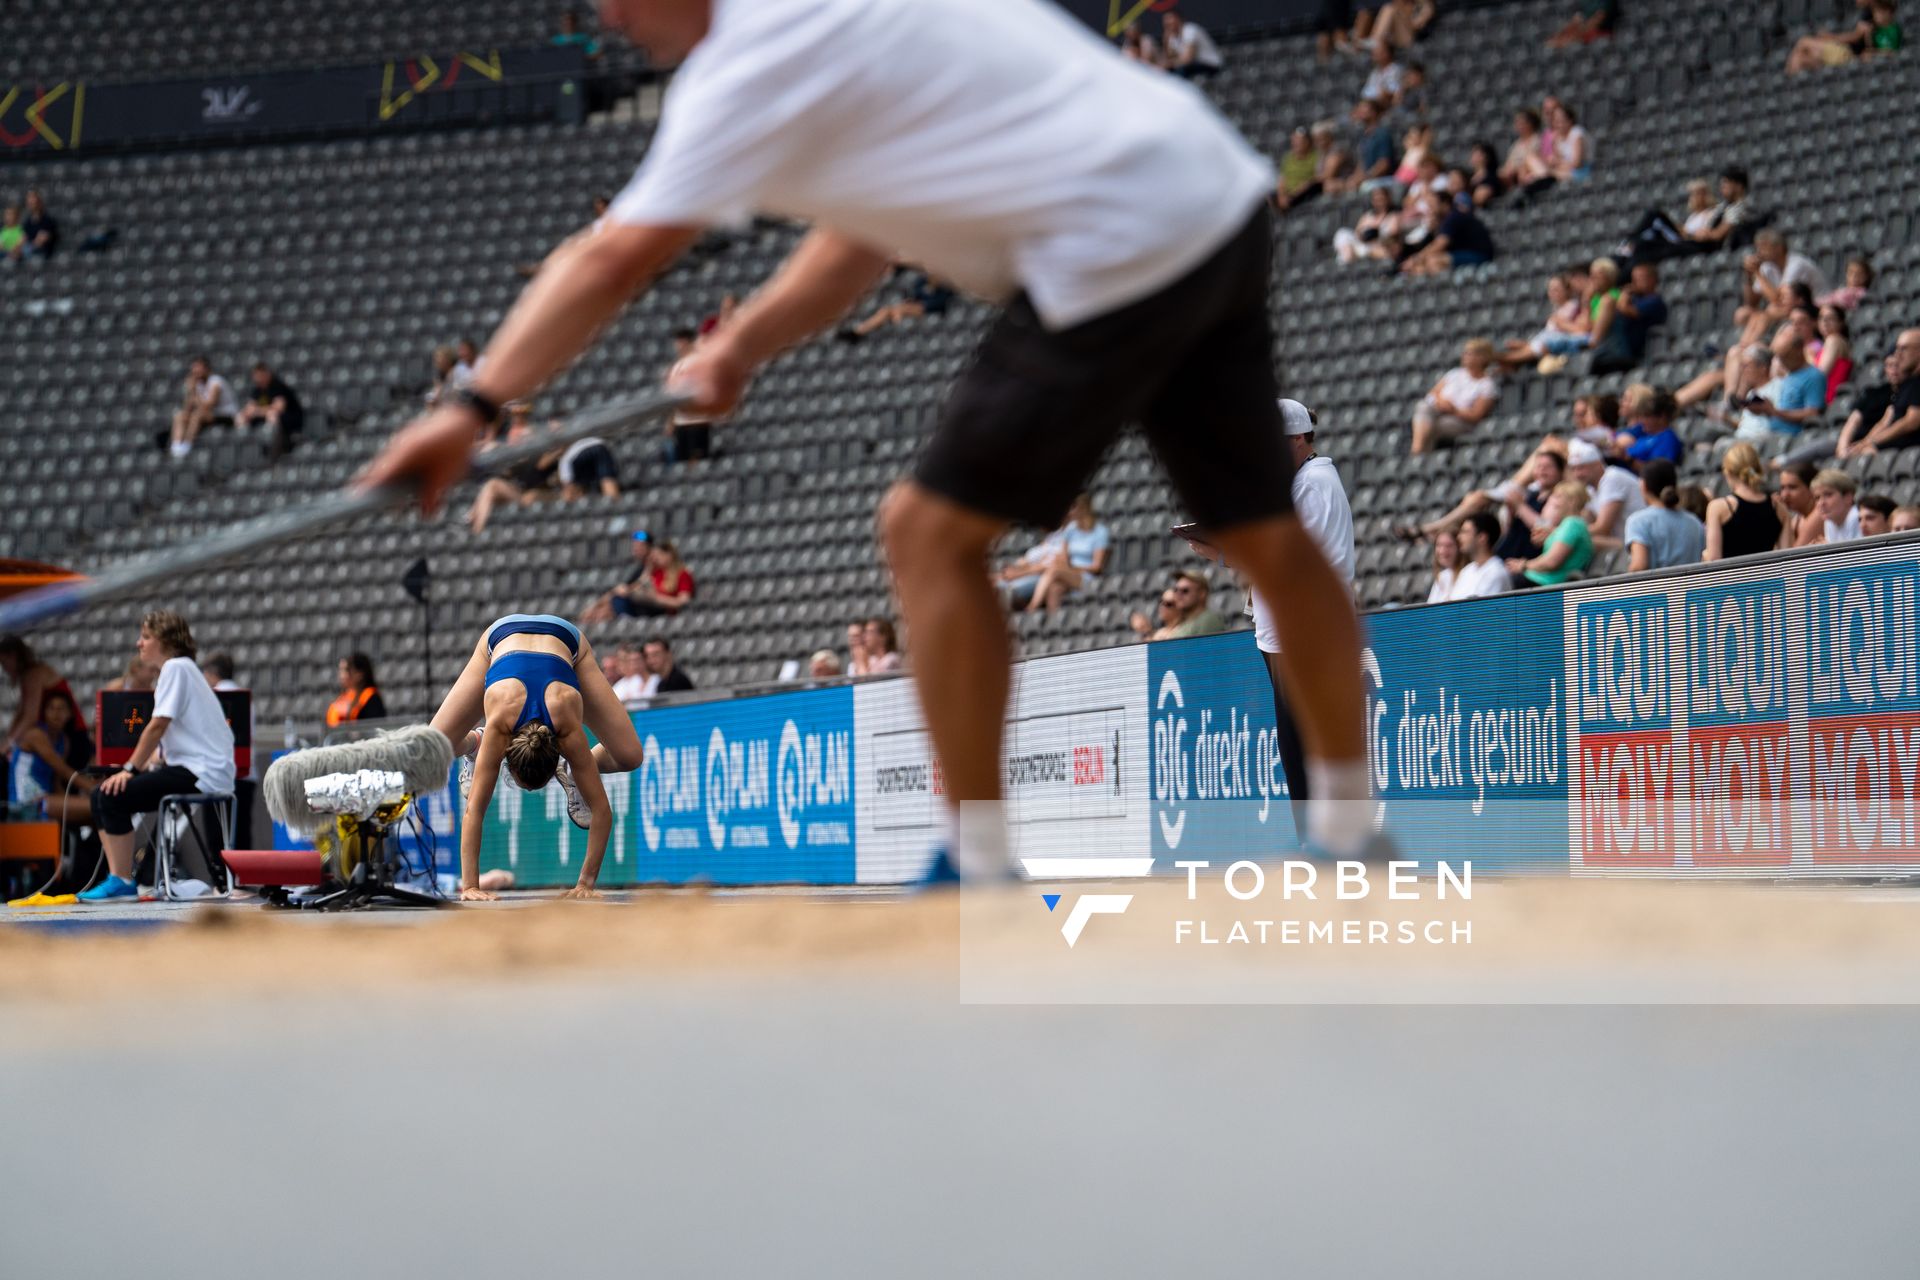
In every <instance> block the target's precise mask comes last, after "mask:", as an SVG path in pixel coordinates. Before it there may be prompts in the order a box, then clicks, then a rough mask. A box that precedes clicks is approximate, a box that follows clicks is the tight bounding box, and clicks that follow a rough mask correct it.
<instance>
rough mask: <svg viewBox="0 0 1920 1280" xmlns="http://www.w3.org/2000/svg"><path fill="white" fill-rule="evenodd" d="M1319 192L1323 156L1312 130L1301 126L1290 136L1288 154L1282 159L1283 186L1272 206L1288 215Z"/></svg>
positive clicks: (1281, 178)
mask: <svg viewBox="0 0 1920 1280" xmlns="http://www.w3.org/2000/svg"><path fill="white" fill-rule="evenodd" d="M1320 191H1321V182H1320V153H1319V151H1317V150H1316V149H1315V148H1314V137H1313V132H1312V130H1310V129H1308V128H1306V127H1305V126H1304V125H1302V126H1299V127H1296V128H1295V129H1294V131H1293V132H1292V133H1291V134H1289V135H1288V136H1287V152H1286V154H1285V155H1283V156H1281V157H1280V185H1279V186H1278V187H1276V188H1275V189H1274V193H1273V203H1274V205H1275V206H1276V207H1277V208H1278V209H1279V210H1280V212H1282V213H1285V212H1286V211H1287V210H1289V209H1291V208H1293V206H1295V205H1297V204H1305V203H1306V202H1307V201H1309V200H1311V199H1313V198H1314V197H1315V196H1317V195H1319V194H1320Z"/></svg>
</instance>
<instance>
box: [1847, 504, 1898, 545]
mask: <svg viewBox="0 0 1920 1280" xmlns="http://www.w3.org/2000/svg"><path fill="white" fill-rule="evenodd" d="M1853 505H1854V509H1855V510H1857V511H1858V512H1859V513H1860V536H1861V537H1863V538H1877V537H1879V536H1880V535H1881V534H1883V533H1892V532H1893V512H1894V508H1895V507H1896V506H1898V505H1899V504H1898V503H1896V502H1894V500H1893V499H1892V498H1889V497H1888V496H1887V495H1886V494H1884V493H1863V494H1861V495H1860V500H1859V501H1858V502H1855V503H1854V504H1853Z"/></svg>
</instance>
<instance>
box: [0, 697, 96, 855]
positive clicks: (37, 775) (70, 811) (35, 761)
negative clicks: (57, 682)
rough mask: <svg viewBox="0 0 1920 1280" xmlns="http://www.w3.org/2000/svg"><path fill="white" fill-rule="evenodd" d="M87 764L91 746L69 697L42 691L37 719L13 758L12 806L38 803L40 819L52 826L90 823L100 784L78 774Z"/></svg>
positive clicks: (84, 727)
mask: <svg viewBox="0 0 1920 1280" xmlns="http://www.w3.org/2000/svg"><path fill="white" fill-rule="evenodd" d="M92 760H93V742H92V741H91V740H90V739H89V738H88V737H87V730H86V726H85V725H83V724H81V723H80V711H79V708H77V707H75V706H74V703H73V695H72V694H70V693H68V692H67V691H66V690H65V689H49V690H47V692H46V693H45V694H43V695H42V696H41V698H40V719H39V721H38V722H37V723H36V724H34V725H33V726H32V727H31V728H29V729H28V730H27V731H26V732H25V733H24V734H22V735H21V737H20V750H19V751H18V753H16V754H15V756H14V765H13V799H14V802H15V803H16V804H37V805H38V806H39V810H40V816H41V817H43V818H48V819H51V820H52V821H55V822H66V823H70V824H73V825H80V824H83V823H88V822H91V821H92V820H93V799H92V792H93V789H94V787H96V786H97V785H99V782H98V780H97V779H95V778H92V777H89V776H88V775H87V774H84V773H82V772H80V771H81V770H82V769H85V768H86V767H87V765H88V764H90V763H91V762H92ZM69 782H71V783H72V787H71V793H69V787H68V783H69Z"/></svg>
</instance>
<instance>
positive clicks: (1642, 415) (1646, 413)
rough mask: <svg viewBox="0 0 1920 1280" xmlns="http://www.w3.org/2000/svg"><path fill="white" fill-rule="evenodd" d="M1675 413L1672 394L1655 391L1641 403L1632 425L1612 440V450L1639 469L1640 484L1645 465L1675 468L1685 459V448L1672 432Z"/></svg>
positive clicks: (1677, 436) (1677, 435)
mask: <svg viewBox="0 0 1920 1280" xmlns="http://www.w3.org/2000/svg"><path fill="white" fill-rule="evenodd" d="M1678 412H1679V408H1678V406H1676V405H1675V404H1674V401H1673V393H1672V392H1669V391H1662V390H1660V389H1658V388H1655V389H1654V390H1653V391H1652V393H1651V394H1650V395H1648V396H1646V397H1645V398H1644V399H1643V400H1642V402H1641V405H1640V409H1639V412H1638V413H1637V414H1636V415H1635V417H1634V421H1632V422H1631V423H1629V424H1628V426H1627V429H1626V430H1625V431H1622V432H1621V433H1620V434H1619V435H1618V436H1616V437H1615V438H1614V448H1615V449H1616V450H1617V451H1618V452H1619V453H1621V454H1623V455H1624V456H1625V457H1626V459H1627V461H1628V463H1630V464H1632V465H1634V466H1637V467H1639V468H1640V476H1641V478H1642V479H1643V480H1644V479H1645V478H1646V475H1647V466H1648V465H1649V464H1651V463H1654V462H1667V463H1675V464H1677V463H1678V462H1679V461H1680V459H1681V458H1683V457H1685V456H1686V452H1687V446H1686V445H1685V444H1684V443H1682V441H1681V439H1680V436H1679V434H1678V433H1677V432H1675V431H1674V429H1673V419H1674V415H1675V414H1677V413H1678Z"/></svg>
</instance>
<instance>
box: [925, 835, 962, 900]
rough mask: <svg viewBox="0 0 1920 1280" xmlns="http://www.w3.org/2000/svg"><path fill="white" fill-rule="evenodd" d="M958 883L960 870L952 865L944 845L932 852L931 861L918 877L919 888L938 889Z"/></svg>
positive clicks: (952, 862)
mask: <svg viewBox="0 0 1920 1280" xmlns="http://www.w3.org/2000/svg"><path fill="white" fill-rule="evenodd" d="M959 883H960V868H959V867H957V866H955V865H954V861H953V859H952V857H950V856H949V855H948V853H947V847H946V846H945V845H940V846H938V847H936V848H935V849H934V851H933V861H932V862H930V863H928V864H927V869H926V870H925V871H924V872H922V873H921V875H920V880H919V887H920V888H922V889H940V888H944V887H946V886H947V885H950V884H952V885H957V884H959Z"/></svg>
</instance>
